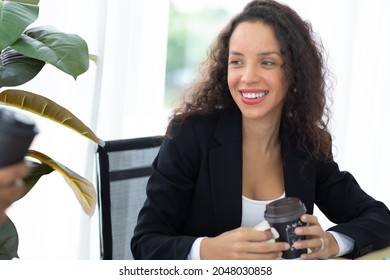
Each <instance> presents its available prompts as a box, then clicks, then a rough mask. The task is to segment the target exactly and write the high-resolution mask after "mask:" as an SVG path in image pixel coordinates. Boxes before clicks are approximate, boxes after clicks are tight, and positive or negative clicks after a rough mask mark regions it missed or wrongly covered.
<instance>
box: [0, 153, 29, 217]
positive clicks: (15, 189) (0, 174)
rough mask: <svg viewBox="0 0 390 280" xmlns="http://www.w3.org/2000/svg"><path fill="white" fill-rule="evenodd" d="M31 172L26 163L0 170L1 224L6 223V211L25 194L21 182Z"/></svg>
mask: <svg viewBox="0 0 390 280" xmlns="http://www.w3.org/2000/svg"><path fill="white" fill-rule="evenodd" d="M29 171H30V168H29V166H28V165H27V163H26V162H25V161H23V162H20V163H17V164H13V165H10V166H7V167H2V168H0V224H1V223H2V222H4V221H5V219H6V215H5V210H6V209H7V208H8V207H9V206H10V205H11V204H12V203H13V202H14V201H16V200H17V199H18V198H20V197H21V196H22V195H23V193H24V191H25V190H24V183H23V181H22V180H21V179H22V178H23V177H25V176H26V175H27V174H28V173H29Z"/></svg>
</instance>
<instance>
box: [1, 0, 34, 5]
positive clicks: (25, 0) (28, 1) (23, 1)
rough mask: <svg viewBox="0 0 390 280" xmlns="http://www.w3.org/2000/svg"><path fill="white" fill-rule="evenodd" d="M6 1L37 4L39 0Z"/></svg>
mask: <svg viewBox="0 0 390 280" xmlns="http://www.w3.org/2000/svg"><path fill="white" fill-rule="evenodd" d="M8 1H11V2H17V3H25V4H32V5H38V4H39V0H8Z"/></svg>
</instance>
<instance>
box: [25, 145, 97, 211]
mask: <svg viewBox="0 0 390 280" xmlns="http://www.w3.org/2000/svg"><path fill="white" fill-rule="evenodd" d="M27 155H28V156H30V157H33V158H35V159H38V160H39V161H40V162H42V163H45V164H47V165H49V166H50V167H52V168H53V169H55V170H56V171H58V172H59V173H60V174H61V175H62V176H63V177H64V179H65V181H66V182H67V183H68V185H69V186H70V187H71V189H72V190H73V192H74V194H75V195H76V198H77V200H78V201H79V203H80V205H81V207H82V208H83V210H84V212H85V213H86V214H87V215H89V216H92V215H93V213H94V212H95V207H96V191H95V188H94V186H93V184H92V183H91V182H89V181H88V180H87V179H85V178H83V177H82V176H80V175H78V174H77V173H75V172H74V171H72V170H71V169H69V168H68V167H66V166H64V165H62V164H61V163H59V162H57V161H55V160H52V159H51V158H50V157H48V156H46V155H44V154H42V153H40V152H38V151H34V150H30V151H28V153H27Z"/></svg>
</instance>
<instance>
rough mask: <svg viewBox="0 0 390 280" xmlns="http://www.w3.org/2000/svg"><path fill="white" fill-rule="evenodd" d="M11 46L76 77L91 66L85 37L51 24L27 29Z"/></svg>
mask: <svg viewBox="0 0 390 280" xmlns="http://www.w3.org/2000/svg"><path fill="white" fill-rule="evenodd" d="M11 48H13V49H15V50H16V51H18V52H19V53H21V54H23V55H25V56H28V57H33V58H35V59H39V60H42V61H45V62H47V63H50V64H51V65H53V66H55V67H57V68H58V69H60V70H61V71H63V72H65V73H67V74H69V75H71V76H73V78H74V79H76V78H77V76H79V75H81V74H82V73H84V72H85V71H87V70H88V68H89V53H88V45H87V43H86V42H85V41H84V39H82V38H81V37H80V36H78V35H75V34H67V33H63V32H60V31H58V30H57V29H55V28H54V27H51V26H39V27H34V28H31V29H29V30H27V31H26V32H25V34H22V35H21V36H20V37H19V38H18V39H17V40H16V41H15V43H13V44H12V45H11Z"/></svg>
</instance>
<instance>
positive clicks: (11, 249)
mask: <svg viewBox="0 0 390 280" xmlns="http://www.w3.org/2000/svg"><path fill="white" fill-rule="evenodd" d="M18 246H19V237H18V232H17V230H16V228H15V225H14V223H13V222H12V221H11V219H10V218H8V217H7V219H6V220H5V221H4V223H2V224H0V260H12V259H13V258H18Z"/></svg>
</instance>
